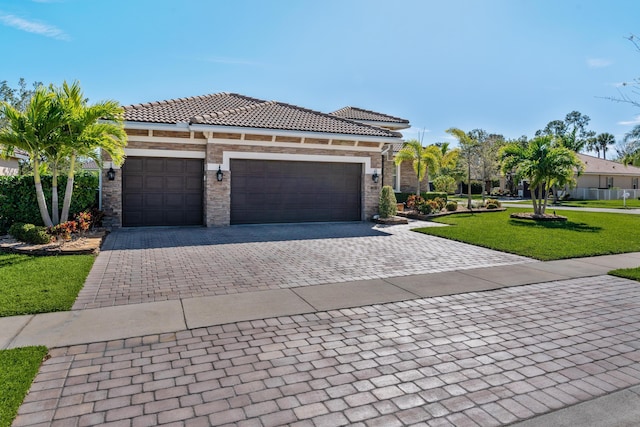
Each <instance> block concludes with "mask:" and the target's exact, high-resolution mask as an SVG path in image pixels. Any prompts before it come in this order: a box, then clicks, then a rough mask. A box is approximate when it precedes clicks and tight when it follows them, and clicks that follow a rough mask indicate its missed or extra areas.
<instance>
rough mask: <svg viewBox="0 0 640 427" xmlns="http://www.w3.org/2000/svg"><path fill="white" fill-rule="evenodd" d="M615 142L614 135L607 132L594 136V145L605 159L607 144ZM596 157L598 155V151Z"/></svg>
mask: <svg viewBox="0 0 640 427" xmlns="http://www.w3.org/2000/svg"><path fill="white" fill-rule="evenodd" d="M615 143H616V137H615V136H613V135H612V134H610V133H608V132H603V133H600V134H598V136H596V146H597V147H598V148H599V151H602V158H603V159H605V160H606V159H607V150H608V149H609V146H611V145H614V144H615ZM598 157H600V153H599V152H598Z"/></svg>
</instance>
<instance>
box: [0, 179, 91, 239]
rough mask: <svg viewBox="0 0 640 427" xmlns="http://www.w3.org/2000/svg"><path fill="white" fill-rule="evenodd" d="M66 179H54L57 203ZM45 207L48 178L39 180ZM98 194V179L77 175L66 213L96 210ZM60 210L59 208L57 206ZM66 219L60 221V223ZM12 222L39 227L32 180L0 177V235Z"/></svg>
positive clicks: (38, 211)
mask: <svg viewBox="0 0 640 427" xmlns="http://www.w3.org/2000/svg"><path fill="white" fill-rule="evenodd" d="M66 184H67V177H66V176H60V177H59V178H58V195H59V200H60V201H61V202H62V200H64V190H65V186H66ZM42 188H43V190H44V195H45V199H46V201H47V206H48V207H51V177H50V176H43V177H42ZM97 191H98V176H97V175H96V174H93V173H91V172H78V173H76V176H75V178H74V181H73V198H72V199H71V208H70V211H69V213H70V214H71V216H72V217H73V215H75V214H76V213H78V212H82V211H85V210H88V209H91V208H92V207H94V206H96V204H97V203H96V202H97ZM60 208H62V206H60ZM64 219H67V218H61V220H64ZM14 222H22V223H27V224H35V225H43V224H42V218H41V217H40V210H39V209H38V202H37V201H36V191H35V186H34V183H33V176H26V175H17V176H0V234H2V233H4V232H6V231H7V229H8V228H9V227H10V226H11V224H13V223H14Z"/></svg>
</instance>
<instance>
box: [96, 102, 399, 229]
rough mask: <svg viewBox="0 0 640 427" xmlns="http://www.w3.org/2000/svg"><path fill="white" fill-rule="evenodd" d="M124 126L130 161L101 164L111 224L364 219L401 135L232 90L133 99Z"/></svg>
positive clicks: (374, 207)
mask: <svg viewBox="0 0 640 427" xmlns="http://www.w3.org/2000/svg"><path fill="white" fill-rule="evenodd" d="M125 130H126V132H127V135H128V144H127V148H126V149H125V154H126V160H125V162H124V164H123V165H122V168H120V169H119V168H117V167H116V166H115V165H113V164H112V163H111V162H110V159H109V158H108V156H106V157H105V162H104V165H103V167H104V169H103V184H102V208H103V210H104V211H105V215H106V217H105V225H107V226H110V227H131V226H162V225H169V226H174V225H206V226H227V225H231V224H257V223H288V222H313V221H361V220H365V219H367V218H369V217H370V216H371V215H373V214H375V213H376V212H377V206H378V196H379V192H380V188H381V185H382V180H380V179H379V177H380V175H381V174H382V159H383V157H382V150H383V148H384V147H385V145H386V144H394V143H400V142H401V139H400V138H401V134H399V133H398V132H396V131H394V130H391V129H390V128H384V127H381V126H379V125H375V124H368V123H364V122H358V121H354V120H350V119H347V118H344V117H340V116H339V115H332V114H324V113H320V112H316V111H312V110H308V109H304V108H301V107H297V106H294V105H289V104H285V103H281V102H276V101H263V100H259V99H255V98H250V97H246V96H243V95H238V94H233V93H219V94H213V95H206V96H197V97H190V98H180V99H173V100H168V101H160V102H153V103H147V104H139V105H132V106H127V107H125ZM111 168H112V169H113V172H115V173H113V174H108V170H109V169H111ZM109 175H110V176H109Z"/></svg>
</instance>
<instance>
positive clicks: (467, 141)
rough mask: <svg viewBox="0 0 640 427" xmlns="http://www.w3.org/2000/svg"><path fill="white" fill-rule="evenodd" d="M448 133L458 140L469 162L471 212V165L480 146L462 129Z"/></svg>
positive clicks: (454, 129) (468, 197)
mask: <svg viewBox="0 0 640 427" xmlns="http://www.w3.org/2000/svg"><path fill="white" fill-rule="evenodd" d="M446 132H447V133H448V134H450V135H452V136H454V137H455V138H456V139H457V140H458V143H459V144H460V153H461V154H462V156H463V157H464V158H465V160H466V161H467V209H469V210H471V163H472V161H473V158H474V157H476V156H478V149H479V145H480V144H479V143H478V141H477V140H476V139H474V138H472V137H471V136H470V135H469V134H468V133H466V132H465V131H463V130H462V129H458V128H449V129H447V131H446Z"/></svg>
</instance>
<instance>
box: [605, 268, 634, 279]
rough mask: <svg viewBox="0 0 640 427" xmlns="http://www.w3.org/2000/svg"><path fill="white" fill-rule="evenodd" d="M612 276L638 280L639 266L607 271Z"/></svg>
mask: <svg viewBox="0 0 640 427" xmlns="http://www.w3.org/2000/svg"><path fill="white" fill-rule="evenodd" d="M609 274H611V275H612V276H618V277H624V278H625V279H631V280H636V281H638V282H640V267H636V268H620V269H618V270H612V271H610V272H609Z"/></svg>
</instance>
